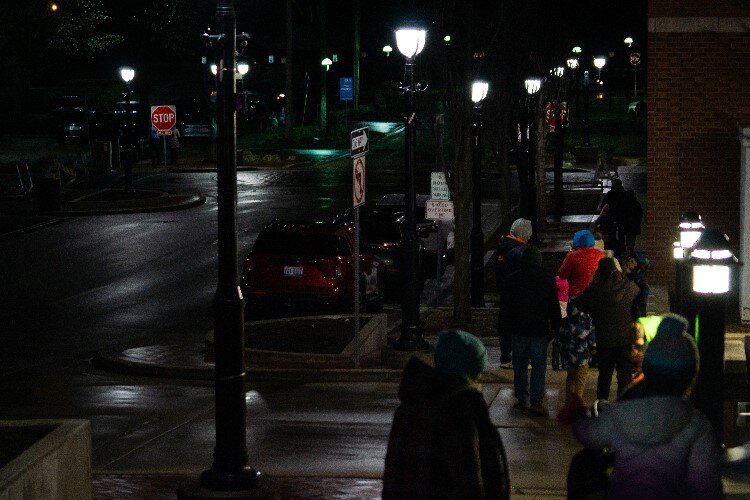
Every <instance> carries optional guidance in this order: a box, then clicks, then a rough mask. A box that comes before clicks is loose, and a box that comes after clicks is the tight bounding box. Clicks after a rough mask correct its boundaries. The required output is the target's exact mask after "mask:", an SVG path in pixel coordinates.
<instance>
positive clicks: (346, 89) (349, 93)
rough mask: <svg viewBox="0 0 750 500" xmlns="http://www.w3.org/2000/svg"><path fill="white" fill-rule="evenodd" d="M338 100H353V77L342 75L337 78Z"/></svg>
mask: <svg viewBox="0 0 750 500" xmlns="http://www.w3.org/2000/svg"><path fill="white" fill-rule="evenodd" d="M334 62H335V61H334ZM339 100H340V101H353V100H354V78H353V77H351V76H343V77H341V78H339Z"/></svg>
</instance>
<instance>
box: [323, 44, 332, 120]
mask: <svg viewBox="0 0 750 500" xmlns="http://www.w3.org/2000/svg"><path fill="white" fill-rule="evenodd" d="M331 64H333V61H332V60H331V58H330V57H324V58H323V60H322V61H320V65H321V67H323V68H325V69H324V70H323V71H322V72H321V74H322V76H321V81H320V128H321V129H323V130H326V129H327V128H328V109H327V101H328V96H327V88H326V87H327V83H328V82H327V78H326V76H327V73H328V70H330V69H331Z"/></svg>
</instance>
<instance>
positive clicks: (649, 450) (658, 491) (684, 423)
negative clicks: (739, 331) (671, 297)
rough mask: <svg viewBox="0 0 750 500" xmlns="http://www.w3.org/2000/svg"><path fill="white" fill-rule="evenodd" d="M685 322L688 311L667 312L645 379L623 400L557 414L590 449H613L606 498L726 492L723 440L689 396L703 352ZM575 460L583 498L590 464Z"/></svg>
mask: <svg viewBox="0 0 750 500" xmlns="http://www.w3.org/2000/svg"><path fill="white" fill-rule="evenodd" d="M687 326H688V323H687V321H686V320H685V318H683V317H681V316H677V315H673V314H668V315H665V317H664V318H663V319H662V321H661V323H660V324H659V327H658V329H657V333H656V336H655V337H654V338H653V339H652V340H651V342H650V343H649V344H648V346H647V347H646V350H645V353H644V358H643V374H644V377H643V380H642V381H641V382H639V383H638V384H636V385H634V386H633V387H632V388H630V389H628V391H627V392H625V393H624V394H623V395H622V397H621V398H620V400H619V401H617V402H615V403H604V404H602V405H595V410H596V411H595V412H594V415H593V416H589V415H588V413H587V412H586V409H585V407H584V406H583V403H582V401H580V400H578V401H572V402H571V404H570V405H568V406H566V408H565V409H564V410H563V411H561V412H560V415H559V418H558V420H560V421H561V422H563V423H566V422H570V423H571V426H572V430H573V434H574V436H575V437H576V438H577V439H578V440H579V441H580V442H581V443H582V444H583V445H584V446H586V448H588V450H585V451H592V450H595V449H603V448H607V449H609V450H611V452H612V454H613V459H614V462H613V470H612V473H611V475H610V476H609V477H608V478H605V479H604V484H603V485H602V486H604V488H605V489H606V497H607V498H608V499H613V500H619V499H623V500H626V499H627V500H632V499H634V498H659V499H666V500H671V499H674V500H677V499H683V498H693V499H699V500H703V499H705V500H708V499H716V498H723V491H722V482H721V471H720V466H721V454H720V448H719V444H718V443H717V441H716V438H715V436H714V432H713V429H712V427H711V424H710V422H709V421H708V418H707V417H706V416H705V415H704V414H703V413H702V412H701V411H699V410H697V409H695V408H694V407H693V404H692V402H691V401H690V400H689V397H690V393H691V390H692V387H693V386H694V384H695V380H696V376H697V374H698V370H699V361H698V360H699V358H698V350H697V348H696V345H695V342H694V341H693V338H692V337H691V336H689V335H688V334H687V332H686V330H687ZM582 453H583V452H582ZM579 455H580V454H579ZM574 461H575V458H574ZM573 467H574V462H571V470H570V471H569V474H568V480H569V481H568V495H569V498H584V497H585V496H586V495H588V494H591V493H592V492H591V491H582V490H581V489H580V486H582V485H584V486H585V485H586V484H588V485H591V484H592V482H591V481H590V480H589V481H588V482H587V481H586V477H587V476H591V474H592V471H593V467H592V464H587V466H586V467H585V468H582V469H581V470H578V471H574V470H573ZM593 472H594V473H596V471H593ZM581 479H583V481H581ZM606 482H608V483H609V484H608V485H607V484H606ZM597 483H599V484H601V483H602V481H597Z"/></svg>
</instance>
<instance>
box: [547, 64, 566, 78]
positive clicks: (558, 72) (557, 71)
mask: <svg viewBox="0 0 750 500" xmlns="http://www.w3.org/2000/svg"><path fill="white" fill-rule="evenodd" d="M549 72H550V74H551V75H555V76H556V77H558V78H560V77H562V76H563V75H564V74H565V67H564V66H557V67H555V68H552V69H551V70H550V71H549Z"/></svg>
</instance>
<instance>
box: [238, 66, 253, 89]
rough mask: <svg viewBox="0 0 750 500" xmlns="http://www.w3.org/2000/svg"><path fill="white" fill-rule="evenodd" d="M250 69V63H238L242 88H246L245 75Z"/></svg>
mask: <svg viewBox="0 0 750 500" xmlns="http://www.w3.org/2000/svg"><path fill="white" fill-rule="evenodd" d="M248 71H250V65H249V64H248V63H246V62H241V63H237V74H239V76H240V77H239V80H240V90H245V75H246V74H247V72H248Z"/></svg>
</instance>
